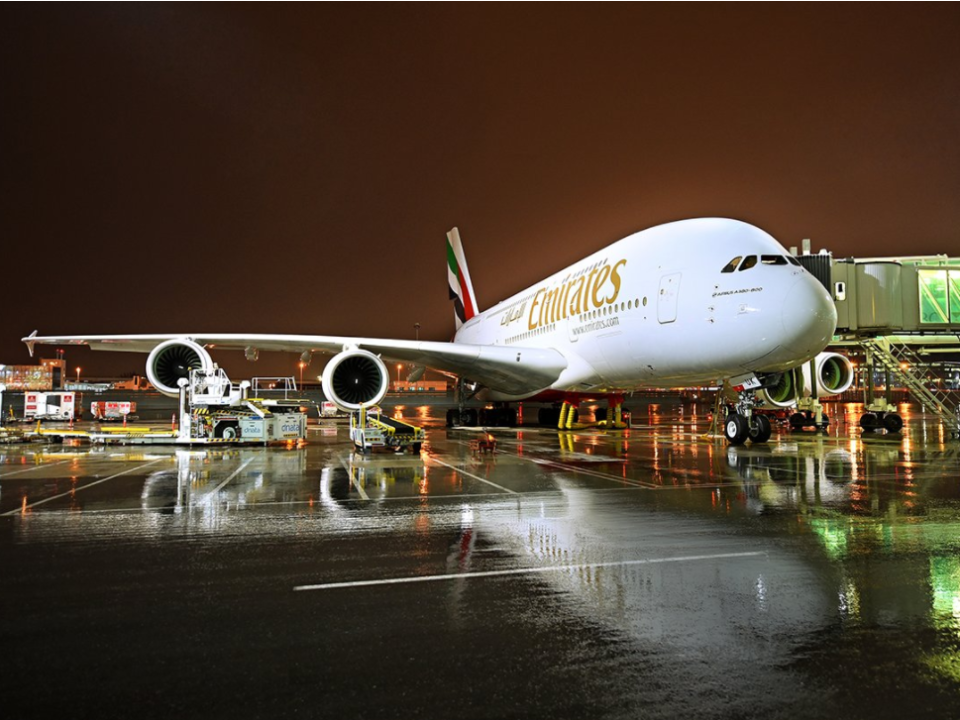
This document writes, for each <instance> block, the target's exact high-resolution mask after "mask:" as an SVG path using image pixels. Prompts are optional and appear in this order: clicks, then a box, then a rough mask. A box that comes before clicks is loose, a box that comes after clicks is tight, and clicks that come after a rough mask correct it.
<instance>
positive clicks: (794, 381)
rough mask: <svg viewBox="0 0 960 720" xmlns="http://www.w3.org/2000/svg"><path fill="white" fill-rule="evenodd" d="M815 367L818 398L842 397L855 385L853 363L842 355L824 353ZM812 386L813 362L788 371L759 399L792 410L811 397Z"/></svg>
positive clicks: (817, 358)
mask: <svg viewBox="0 0 960 720" xmlns="http://www.w3.org/2000/svg"><path fill="white" fill-rule="evenodd" d="M814 365H815V366H816V373H817V377H816V381H817V397H818V398H822V397H828V396H830V395H839V394H840V393H842V392H844V391H846V390H847V389H848V388H849V387H850V386H851V385H852V384H853V364H852V363H851V362H850V361H849V360H848V359H847V358H846V357H845V356H844V355H841V354H840V353H835V352H822V353H820V354H819V355H817V357H816V358H815V360H814ZM812 387H813V383H812V381H811V378H810V363H804V364H803V366H802V367H798V368H794V369H793V370H789V371H787V372H785V373H783V375H782V376H781V378H780V382H779V383H777V385H776V386H775V387H773V388H769V389H766V390H761V391H759V392H758V393H757V395H758V397H759V398H760V399H762V400H764V401H765V402H767V403H769V404H770V405H773V406H775V407H793V406H794V405H796V403H797V399H798V398H800V397H809V396H810V395H811V392H810V389H811V388H812Z"/></svg>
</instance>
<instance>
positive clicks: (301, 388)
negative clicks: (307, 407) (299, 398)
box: [300, 360, 307, 391]
mask: <svg viewBox="0 0 960 720" xmlns="http://www.w3.org/2000/svg"><path fill="white" fill-rule="evenodd" d="M306 365H307V364H306V363H305V362H303V360H301V361H300V390H301V391H302V390H303V368H305V367H306Z"/></svg>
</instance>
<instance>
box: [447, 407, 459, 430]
mask: <svg viewBox="0 0 960 720" xmlns="http://www.w3.org/2000/svg"><path fill="white" fill-rule="evenodd" d="M459 424H460V410H459V408H450V409H449V410H447V427H456V426H457V425H459Z"/></svg>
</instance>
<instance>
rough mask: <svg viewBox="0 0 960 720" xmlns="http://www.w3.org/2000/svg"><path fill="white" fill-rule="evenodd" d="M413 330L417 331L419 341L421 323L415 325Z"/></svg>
mask: <svg viewBox="0 0 960 720" xmlns="http://www.w3.org/2000/svg"><path fill="white" fill-rule="evenodd" d="M413 329H414V330H416V331H417V340H419V339H420V323H414V324H413Z"/></svg>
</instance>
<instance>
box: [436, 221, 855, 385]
mask: <svg viewBox="0 0 960 720" xmlns="http://www.w3.org/2000/svg"><path fill="white" fill-rule="evenodd" d="M736 257H739V258H741V261H740V263H739V264H738V265H736V266H734V268H733V269H731V267H730V262H731V260H733V259H734V258H736ZM749 258H753V260H752V261H751V260H749ZM725 268H726V271H725V272H724V270H725ZM835 325H836V309H835V306H834V304H833V301H832V299H831V298H830V295H829V294H828V293H827V291H826V290H825V289H824V287H823V286H822V285H821V284H820V283H819V281H817V280H816V278H814V277H813V276H812V275H811V274H810V273H809V272H807V271H806V270H805V269H804V268H802V267H801V266H799V265H798V264H796V261H795V260H794V259H793V258H792V257H790V256H789V255H788V253H787V251H786V250H785V249H784V248H783V246H782V245H780V243H778V242H777V241H776V240H774V238H773V237H771V236H770V235H769V234H767V233H766V232H764V231H762V230H760V229H759V228H756V227H754V226H753V225H749V224H747V223H744V222H740V221H737V220H727V219H713V218H709V219H696V220H685V221H680V222H675V223H669V224H666V225H660V226H657V227H654V228H651V229H649V230H644V231H642V232H638V233H636V234H634V235H630V236H629V237H626V238H624V239H623V240H620V241H618V242H616V243H613V244H612V245H610V246H608V247H606V248H604V249H603V250H600V251H599V252H596V253H594V254H592V255H590V256H588V257H586V258H584V259H583V260H581V261H580V262H578V263H575V264H574V265H571V266H570V267H567V268H565V269H563V270H561V271H560V272H558V273H555V274H554V275H552V276H550V277H548V278H546V279H545V280H543V281H542V282H540V283H538V284H536V285H534V286H532V287H530V288H528V289H527V290H524V291H523V292H520V293H518V294H516V295H514V296H513V297H511V298H509V299H507V300H504V301H503V302H501V303H499V304H497V305H496V306H494V307H493V308H490V309H489V310H487V311H485V312H483V313H481V314H480V315H477V316H476V317H474V318H472V319H470V320H469V321H468V322H467V323H465V324H464V326H463V327H462V328H461V329H460V330H459V332H458V333H457V335H456V338H455V342H458V343H472V344H476V345H497V346H505V347H513V346H515V347H517V348H518V349H522V348H553V349H556V350H557V351H559V352H561V353H562V354H563V355H564V356H565V357H566V359H567V361H568V367H567V369H566V370H565V371H564V372H563V373H562V375H561V376H560V378H559V379H558V380H557V382H556V383H554V384H553V385H552V386H551V387H550V388H549V389H550V390H553V391H559V392H567V393H584V394H589V393H617V392H629V391H630V390H632V389H635V388H641V387H650V386H682V385H699V384H707V383H715V382H717V381H719V380H722V379H725V378H731V377H735V376H739V375H744V374H748V373H763V372H779V371H782V370H786V369H789V368H793V367H797V366H798V365H800V364H801V363H803V362H805V361H807V360H809V359H811V358H812V357H814V356H815V355H816V354H817V353H819V352H820V351H821V350H823V348H824V347H826V345H827V344H828V343H829V341H830V339H831V336H832V335H833V332H834V329H835ZM491 399H504V400H506V399H511V398H508V397H506V396H499V397H497V396H494V395H491Z"/></svg>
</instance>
